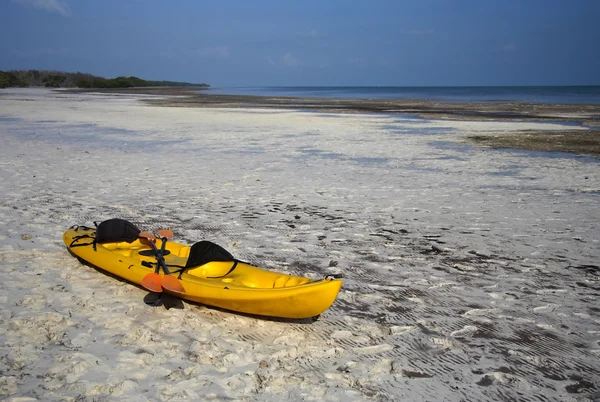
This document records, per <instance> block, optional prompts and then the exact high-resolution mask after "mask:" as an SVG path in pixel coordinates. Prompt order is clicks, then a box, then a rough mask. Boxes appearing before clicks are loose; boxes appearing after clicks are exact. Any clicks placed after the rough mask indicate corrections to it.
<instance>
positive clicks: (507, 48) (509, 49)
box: [502, 43, 517, 52]
mask: <svg viewBox="0 0 600 402" xmlns="http://www.w3.org/2000/svg"><path fill="white" fill-rule="evenodd" d="M516 49H517V45H515V44H514V43H509V44H508V45H504V46H503V47H502V50H504V51H505V52H513V51H514V50H516Z"/></svg>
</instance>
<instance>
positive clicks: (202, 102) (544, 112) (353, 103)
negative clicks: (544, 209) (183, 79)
mask: <svg viewBox="0 0 600 402" xmlns="http://www.w3.org/2000/svg"><path fill="white" fill-rule="evenodd" d="M74 91H79V90H74ZM86 91H87V90H86ZM88 92H100V93H106V94H117V93H123V94H125V93H126V94H146V95H157V96H161V95H164V96H165V97H164V98H160V97H158V98H157V97H152V98H150V99H146V100H145V102H147V103H148V104H151V105H155V106H168V107H202V108H210V107H213V108H260V109H282V108H284V109H295V110H298V109H301V110H310V111H320V112H335V113H385V114H410V115H415V116H419V117H422V118H428V119H452V120H470V121H494V120H498V121H548V122H564V123H571V124H575V125H577V126H584V127H589V128H590V130H589V131H585V132H582V131H581V130H570V129H568V126H565V130H564V131H562V132H561V133H556V132H545V131H535V132H527V133H511V134H508V135H494V136H488V135H473V136H469V137H467V138H466V141H468V142H470V143H473V144H478V145H484V146H489V147H492V148H508V149H510V148H512V149H527V150H533V151H552V152H569V153H576V154H583V155H600V131H599V130H597V128H598V127H600V105H594V104H533V103H518V102H487V103H454V102H435V101H428V100H415V99H327V98H294V97H271V96H249V95H217V94H211V93H210V92H208V91H206V90H204V92H203V90H202V89H201V88H166V87H157V88H127V89H102V90H93V91H91V90H89V91H88ZM575 125H574V126H573V127H574V128H575V127H576V126H575ZM578 128H579V127H578Z"/></svg>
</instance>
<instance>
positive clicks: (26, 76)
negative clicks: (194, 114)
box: [0, 70, 208, 88]
mask: <svg viewBox="0 0 600 402" xmlns="http://www.w3.org/2000/svg"><path fill="white" fill-rule="evenodd" d="M192 85H193V86H196V85H198V86H206V87H208V85H206V84H190V83H187V82H175V81H147V80H143V79H141V78H138V77H134V76H131V77H116V78H110V79H106V78H103V77H97V76H94V75H91V74H86V73H80V72H76V73H65V72H62V71H40V70H13V71H0V88H8V87H27V86H44V87H47V88H58V87H67V88H68V87H78V88H131V87H151V86H192Z"/></svg>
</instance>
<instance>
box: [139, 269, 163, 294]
mask: <svg viewBox="0 0 600 402" xmlns="http://www.w3.org/2000/svg"><path fill="white" fill-rule="evenodd" d="M161 283H162V278H161V277H160V275H159V274H155V273H151V274H148V275H146V276H144V279H142V286H143V287H145V288H146V289H148V290H149V291H151V292H156V293H160V292H162V291H163V287H162V285H161Z"/></svg>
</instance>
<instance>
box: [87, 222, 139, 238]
mask: <svg viewBox="0 0 600 402" xmlns="http://www.w3.org/2000/svg"><path fill="white" fill-rule="evenodd" d="M139 234H140V229H138V227H137V226H135V225H134V224H133V223H131V222H129V221H126V220H125V219H120V218H113V219H108V220H106V221H102V222H100V224H99V225H97V227H96V243H116V242H120V241H125V242H127V243H132V242H134V241H135V240H136V239H137V238H138V236H139Z"/></svg>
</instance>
